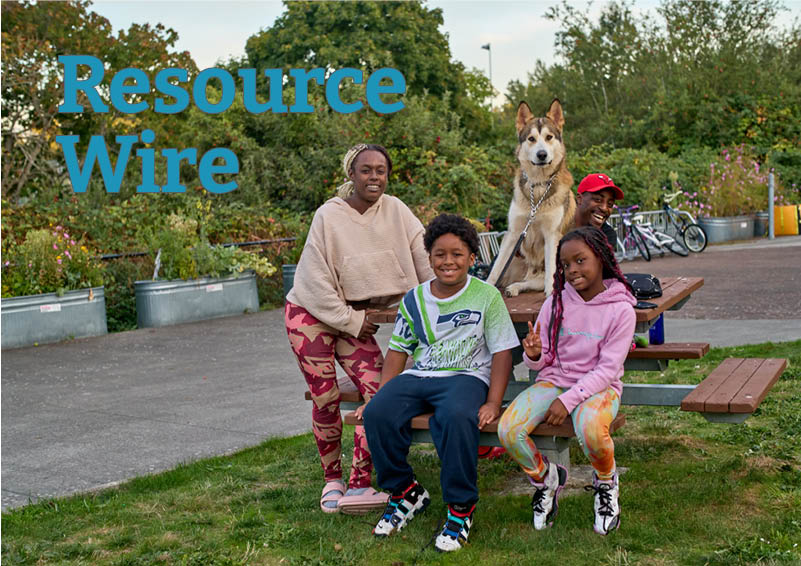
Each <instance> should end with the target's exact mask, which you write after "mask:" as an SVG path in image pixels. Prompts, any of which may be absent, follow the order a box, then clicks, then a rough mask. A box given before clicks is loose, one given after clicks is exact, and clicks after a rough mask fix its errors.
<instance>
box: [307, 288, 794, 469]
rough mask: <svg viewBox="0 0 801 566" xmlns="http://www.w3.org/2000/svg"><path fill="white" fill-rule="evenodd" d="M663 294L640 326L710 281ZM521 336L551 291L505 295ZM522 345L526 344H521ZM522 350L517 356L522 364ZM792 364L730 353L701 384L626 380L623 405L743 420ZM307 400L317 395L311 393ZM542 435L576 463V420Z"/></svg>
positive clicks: (349, 394)
mask: <svg viewBox="0 0 801 566" xmlns="http://www.w3.org/2000/svg"><path fill="white" fill-rule="evenodd" d="M661 283H662V296H661V297H657V298H654V299H650V302H653V303H655V304H656V307H655V308H652V309H635V313H636V316H637V325H636V328H635V332H637V333H642V332H645V331H647V330H648V329H649V328H650V327H651V325H653V324H654V323H655V322H656V319H657V318H658V317H659V316H660V315H661V314H662V313H664V312H665V311H666V310H678V309H680V308H681V307H682V306H683V305H684V304H685V303H686V302H687V301H688V300H689V298H690V296H691V295H692V293H693V291H695V290H697V289H698V288H700V287H701V286H702V285H703V284H704V280H703V278H701V277H666V278H663V279H662V280H661ZM504 302H505V303H506V306H507V308H508V309H509V314H510V316H511V319H512V322H513V323H514V325H515V329H516V330H517V333H518V336H520V337H521V338H522V337H523V336H525V335H526V334H527V333H528V322H529V321H532V322H533V321H534V320H535V319H536V317H537V314H538V313H539V310H540V308H541V307H542V304H543V303H544V302H545V295H544V294H543V293H523V294H521V295H518V296H517V297H506V298H504ZM396 314H397V311H396V309H384V310H381V311H378V312H374V313H371V314H369V315H368V319H369V320H370V321H371V322H374V323H394V322H395V317H396ZM521 351H522V348H521ZM708 352H709V344H707V343H698V342H675V343H665V344H660V345H650V346H648V347H646V348H637V349H635V350H633V351H631V352H629V354H628V356H627V358H626V362H625V369H627V370H646V371H661V370H664V369H665V367H667V364H668V361H669V360H680V359H701V358H702V357H703V356H705V355H706V354H707V353H708ZM521 359H522V354H520V353H518V355H517V356H516V359H515V362H516V363H519V361H520V360H521ZM786 367H787V360H784V359H775V358H772V359H761V358H746V359H742V358H729V359H727V360H724V361H723V363H721V364H720V365H719V366H718V367H717V368H716V369H715V370H713V371H712V372H711V373H710V374H709V376H707V377H706V378H705V379H704V380H703V381H702V382H701V383H700V384H698V385H676V384H648V383H624V384H623V393H622V396H621V405H649V406H670V407H679V408H680V409H681V410H683V411H694V412H698V413H700V414H701V415H703V416H704V418H706V419H707V420H709V421H711V422H721V423H740V422H743V421H744V420H745V419H746V418H748V416H749V415H751V414H752V413H753V412H754V411H755V410H756V408H757V407H758V406H759V404H760V403H761V402H762V400H763V399H764V398H765V396H766V395H767V393H768V392H769V391H770V389H771V387H773V385H774V383H775V382H776V381H777V380H778V379H779V376H780V375H781V374H782V372H783V371H784V369H785V368H786ZM536 375H537V372H535V371H531V370H530V371H529V379H528V381H517V380H515V378H514V375H512V376H511V379H510V381H509V384H508V386H507V388H506V392H505V394H504V400H503V408H502V411H503V410H505V408H506V406H507V405H508V403H510V402H511V401H512V400H513V399H514V398H515V397H517V395H518V394H519V393H520V392H522V391H523V390H524V389H525V388H526V387H528V386H529V385H531V384H532V383H533V382H534V379H535V378H536ZM339 387H340V405H341V407H342V408H343V409H345V410H347V409H355V408H357V407H358V406H359V405H361V404H362V403H363V402H364V400H363V399H362V397H361V395H360V394H359V392H358V391H357V390H356V387H355V386H354V385H353V384H352V383H351V382H350V380H349V379H347V378H342V379H341V380H340V381H339ZM306 399H308V400H310V399H311V394H310V393H309V392H306ZM430 417H431V414H430V413H429V414H422V415H418V416H416V417H414V418H413V419H412V422H411V424H412V441H413V442H431V435H430V434H429V430H428V420H429V418H430ZM344 420H345V423H346V424H353V425H358V424H362V423H361V422H360V421H358V420H356V418H355V413H354V412H350V413H347V414H346V415H345V419H344ZM625 422H626V415H625V414H623V413H619V414H618V415H617V417H616V418H615V420H614V421H613V422H612V424H611V426H610V432H614V431H616V430H618V429H619V428H620V427H622V426H623V425H624V424H625ZM497 430H498V421H497V420H496V421H494V422H492V423H490V424H488V425H487V426H485V427H484V430H483V431H482V432H481V436H480V445H482V446H500V441H499V440H498V435H497ZM531 435H532V436H536V437H537V440H536V442H537V448H538V449H540V450H541V451H542V452H543V453H544V454H545V455H546V456H548V458H549V459H550V460H551V461H553V462H557V463H559V464H561V465H564V466H568V467H569V465H570V456H569V449H568V448H569V441H570V438H572V437H574V436H575V432H574V430H573V423H572V421H571V420H570V419H566V420H565V422H564V423H562V425H560V426H558V427H554V426H550V425H545V424H541V425H540V426H538V427H537V428H536V429H534V431H532V433H531Z"/></svg>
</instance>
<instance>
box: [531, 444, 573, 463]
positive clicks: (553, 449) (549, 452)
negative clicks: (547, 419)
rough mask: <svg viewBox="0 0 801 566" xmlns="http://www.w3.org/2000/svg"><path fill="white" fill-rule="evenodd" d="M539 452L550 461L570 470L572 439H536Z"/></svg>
mask: <svg viewBox="0 0 801 566" xmlns="http://www.w3.org/2000/svg"><path fill="white" fill-rule="evenodd" d="M534 443H535V444H536V445H537V450H539V451H540V453H541V454H542V455H543V456H545V457H546V458H548V460H549V461H551V462H553V463H554V464H558V465H560V466H564V468H565V469H567V470H570V439H569V438H561V437H558V436H538V437H536V438H535V439H534Z"/></svg>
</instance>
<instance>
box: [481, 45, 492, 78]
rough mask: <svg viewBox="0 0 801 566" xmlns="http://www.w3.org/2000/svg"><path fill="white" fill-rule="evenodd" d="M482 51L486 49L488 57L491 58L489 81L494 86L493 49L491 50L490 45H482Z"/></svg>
mask: <svg viewBox="0 0 801 566" xmlns="http://www.w3.org/2000/svg"><path fill="white" fill-rule="evenodd" d="M481 49H486V50H487V55H488V56H489V81H490V86H492V49H491V48H490V44H489V43H485V44H484V45H482V46H481Z"/></svg>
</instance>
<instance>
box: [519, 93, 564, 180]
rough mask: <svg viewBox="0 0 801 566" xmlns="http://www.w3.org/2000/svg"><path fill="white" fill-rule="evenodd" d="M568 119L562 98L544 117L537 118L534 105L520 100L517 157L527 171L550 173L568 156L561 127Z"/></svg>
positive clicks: (552, 104)
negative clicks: (564, 111)
mask: <svg viewBox="0 0 801 566" xmlns="http://www.w3.org/2000/svg"><path fill="white" fill-rule="evenodd" d="M564 123H565V120H564V117H563V115H562V105H561V104H560V103H559V100H554V101H553V102H552V103H551V108H550V109H549V110H548V112H547V114H545V117H542V118H537V117H535V116H534V114H532V112H531V108H529V106H528V104H526V103H525V102H521V103H520V106H519V107H518V109H517V120H516V121H515V126H516V127H517V137H518V147H517V159H518V161H520V165H521V167H523V170H524V171H526V172H527V173H529V174H531V173H532V172H536V171H541V172H545V173H546V174H550V173H551V172H552V171H553V170H554V169H555V167H556V166H558V165H559V164H560V163H561V162H562V160H563V159H564V157H565V146H564V143H563V142H562V127H563V126H564Z"/></svg>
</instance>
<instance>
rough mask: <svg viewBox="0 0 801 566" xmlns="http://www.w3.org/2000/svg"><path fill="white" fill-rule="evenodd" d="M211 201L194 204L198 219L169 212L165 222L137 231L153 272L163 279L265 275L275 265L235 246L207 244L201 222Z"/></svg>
mask: <svg viewBox="0 0 801 566" xmlns="http://www.w3.org/2000/svg"><path fill="white" fill-rule="evenodd" d="M210 211H211V202H210V201H207V202H206V204H205V205H203V204H201V203H200V202H199V201H198V203H197V213H198V217H199V218H200V220H198V218H187V217H185V216H182V215H178V214H174V213H173V214H170V216H169V217H168V218H167V224H166V225H165V226H164V227H162V228H159V229H154V228H153V227H151V226H148V227H145V228H143V229H142V231H141V237H142V239H143V240H144V241H145V242H146V243H147V246H148V251H149V253H150V255H151V257H153V260H154V262H157V263H159V266H158V267H157V270H156V271H157V272H158V274H159V275H160V276H161V278H163V279H196V278H197V277H205V276H209V277H221V276H226V275H231V274H237V273H242V272H243V271H245V270H253V271H255V272H256V273H257V274H258V275H260V276H262V277H269V276H271V275H272V274H273V273H275V271H276V268H275V267H274V266H273V265H272V264H271V263H270V262H269V261H268V260H267V258H264V257H260V256H258V255H256V254H253V253H250V252H246V251H244V250H242V249H239V248H236V247H225V246H223V245H210V244H209V240H208V236H207V235H206V232H205V229H204V228H203V225H204V224H205V221H207V220H209V219H210V218H211V212H210Z"/></svg>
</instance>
